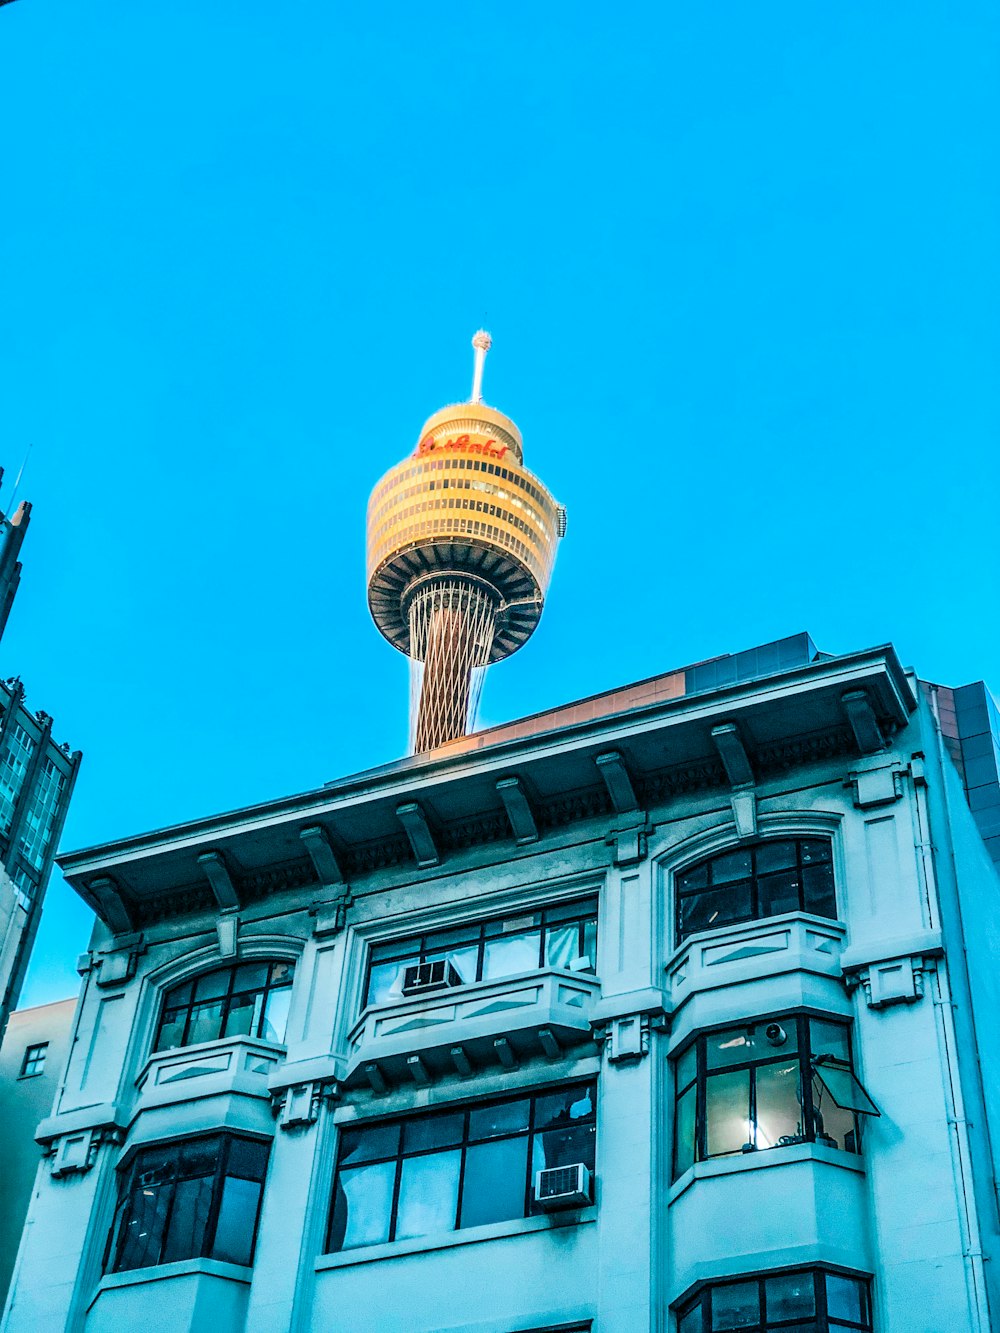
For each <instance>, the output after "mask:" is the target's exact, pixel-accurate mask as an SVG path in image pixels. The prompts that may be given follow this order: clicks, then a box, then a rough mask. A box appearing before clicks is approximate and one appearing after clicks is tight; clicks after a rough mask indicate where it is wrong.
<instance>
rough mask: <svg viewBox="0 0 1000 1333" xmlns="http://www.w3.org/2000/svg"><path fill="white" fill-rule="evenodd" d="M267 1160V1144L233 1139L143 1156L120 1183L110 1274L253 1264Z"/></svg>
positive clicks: (159, 1148) (216, 1138) (168, 1147)
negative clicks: (197, 1264)
mask: <svg viewBox="0 0 1000 1333" xmlns="http://www.w3.org/2000/svg"><path fill="white" fill-rule="evenodd" d="M267 1157H268V1145H267V1144H266V1143H262V1142H261V1141H260V1140H259V1139H246V1138H240V1137H237V1136H235V1135H232V1134H216V1135H212V1136H210V1137H204V1138H198V1139H189V1140H186V1141H183V1142H180V1143H172V1144H158V1145H156V1146H154V1147H151V1148H143V1149H141V1150H140V1151H139V1152H137V1153H136V1155H135V1156H134V1157H133V1158H132V1162H131V1166H130V1167H129V1168H128V1170H127V1172H126V1173H125V1174H123V1176H122V1177H121V1180H120V1182H119V1191H118V1206H117V1208H116V1210H115V1221H114V1226H113V1228H112V1232H111V1236H110V1238H109V1240H108V1250H107V1255H106V1258H105V1271H109V1270H110V1271H111V1272H115V1273H120V1272H123V1271H124V1270H126V1269H132V1268H148V1267H153V1266H155V1265H157V1264H166V1263H171V1262H173V1261H174V1260H177V1259H195V1258H210V1259H223V1260H226V1261H227V1262H228V1263H234V1264H242V1265H244V1266H247V1265H249V1264H250V1263H252V1261H253V1246H254V1240H255V1238H256V1234H257V1218H258V1214H259V1212H260V1200H261V1194H262V1192H263V1188H264V1175H265V1172H266V1170H267Z"/></svg>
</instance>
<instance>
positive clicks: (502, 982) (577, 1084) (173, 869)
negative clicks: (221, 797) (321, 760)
mask: <svg viewBox="0 0 1000 1333" xmlns="http://www.w3.org/2000/svg"><path fill="white" fill-rule="evenodd" d="M951 697H952V696H951V692H950V691H945V690H943V689H940V688H938V687H934V686H921V685H920V683H919V682H918V681H917V679H916V678H915V677H914V676H913V675H912V674H909V673H907V672H904V670H903V669H902V668H901V666H900V663H899V661H898V659H897V657H896V654H895V652H894V651H893V649H892V648H891V647H880V648H874V649H871V650H866V651H860V652H853V653H847V654H843V655H839V656H827V655H822V654H818V653H816V651H815V649H814V648H813V646H812V644H811V642H810V640H809V639H808V637H807V636H805V635H799V636H796V637H794V638H792V639H788V640H784V641H782V642H780V643H776V644H768V645H765V646H763V647H761V648H757V649H754V650H752V651H751V652H749V653H744V654H738V655H736V656H732V657H724V658H720V659H717V660H715V661H712V662H708V663H702V664H699V665H697V666H695V667H692V668H688V669H685V670H683V671H677V672H673V673H670V674H667V675H664V676H658V677H656V678H654V679H651V680H648V681H644V682H642V683H640V684H638V685H634V686H630V687H628V688H625V689H622V690H618V691H612V692H611V693H609V694H605V695H601V696H597V697H595V698H592V699H588V700H584V701H582V702H580V703H577V704H573V705H570V706H568V707H566V708H563V709H557V710H554V711H552V712H549V713H545V714H541V715H539V716H536V717H533V718H527V719H524V720H521V721H519V722H515V723H512V724H510V725H508V726H500V727H495V728H493V729H492V730H489V731H485V732H482V733H479V734H476V735H471V736H468V737H464V738H461V739H459V740H457V741H454V742H453V743H451V744H448V745H444V746H442V747H440V748H438V749H435V750H433V751H431V752H430V753H426V754H421V755H419V756H417V757H415V758H410V759H407V760H403V761H401V762H398V763H393V764H389V765H386V766H384V767H382V768H377V769H374V770H371V771H369V772H365V773H361V774H358V775H355V776H353V777H351V778H347V779H344V780H342V781H338V782H334V783H331V784H329V785H328V786H326V787H324V788H321V789H319V790H316V791H310V792H306V793H303V794H300V795H296V796H293V797H290V798H287V799H284V800H279V801H272V802H268V803H265V804H261V805H259V806H255V807H252V808H250V809H246V810H239V811H236V812H233V813H231V814H226V815H221V816H218V817H208V818H204V819H200V820H197V821H195V822H192V823H189V824H184V825H180V826H178V827H175V828H171V829H166V830H161V831H159V832H155V833H150V834H146V835H142V836H136V837H129V838H124V839H122V840H121V841H118V842H114V843H110V844H107V845H105V846H102V847H97V848H92V849H88V850H85V851H80V852H74V853H72V854H70V855H67V856H65V857H63V858H62V860H61V864H62V866H63V868H64V870H65V872H66V874H67V877H68V879H69V882H70V883H71V885H72V886H73V887H74V888H75V889H76V891H77V892H78V893H79V894H80V895H81V896H82V898H83V899H84V900H85V901H86V902H88V903H89V904H91V905H92V906H93V908H94V909H95V911H96V912H97V913H98V917H99V922H98V925H97V927H96V930H95V934H94V937H93V940H92V946H91V949H90V952H89V954H87V955H85V956H84V957H83V958H82V959H81V970H82V973H83V978H84V981H83V992H82V997H81V1001H80V1007H79V1011H78V1014H77V1018H76V1028H75V1033H76V1036H75V1040H74V1042H73V1046H72V1052H71V1055H70V1058H69V1062H68V1066H67V1071H66V1075H65V1079H64V1081H63V1082H62V1084H61V1085H60V1088H59V1091H58V1095H57V1099H56V1104H55V1107H54V1110H53V1114H52V1115H51V1116H50V1117H48V1118H47V1119H46V1120H44V1121H43V1122H42V1124H41V1125H40V1127H39V1129H38V1132H37V1137H38V1140H39V1142H40V1143H41V1145H42V1149H43V1152H44V1164H43V1167H42V1169H41V1171H40V1174H39V1177H38V1186H37V1189H36V1191H35V1195H34V1198H33V1201H32V1206H31V1211H30V1214H29V1218H28V1224H27V1226H26V1228H25V1233H24V1239H23V1242H22V1247H21V1252H20V1257H19V1261H18V1274H17V1278H16V1280H15V1283H14V1284H13V1287H12V1290H11V1295H10V1298H9V1303H8V1308H7V1311H6V1315H5V1322H4V1325H3V1327H4V1329H5V1330H6V1333H38V1331H39V1330H46V1331H47V1330H63V1329H67V1330H86V1333H112V1330H114V1331H115V1333H118V1330H121V1329H131V1328H142V1327H147V1326H148V1327H151V1328H155V1329H156V1330H157V1333H180V1331H181V1330H184V1331H185V1333H187V1330H210V1333H235V1331H236V1330H239V1331H240V1333H275V1331H276V1330H296V1331H298V1333H303V1331H304V1330H312V1329H315V1330H320V1329H322V1330H328V1331H329V1333H338V1331H343V1333H347V1330H350V1333H397V1331H399V1333H439V1331H440V1330H450V1331H451V1333H514V1331H515V1330H517V1331H522V1330H555V1329H559V1330H563V1333H570V1330H573V1331H574V1333H576V1331H577V1330H588V1329H590V1330H594V1331H595V1333H654V1331H655V1333H667V1330H670V1331H671V1333H708V1330H724V1329H736V1328H739V1329H744V1330H750V1333H765V1331H766V1333H774V1331H776V1330H779V1329H780V1330H785V1333H792V1330H795V1331H796V1333H830V1331H831V1330H840V1331H841V1333H843V1331H844V1330H854V1333H862V1331H864V1330H877V1333H967V1331H972V1333H985V1330H987V1329H989V1328H990V1327H991V1314H990V1311H991V1310H992V1311H993V1318H994V1319H997V1311H1000V1289H998V1278H997V1269H998V1266H1000V1235H998V1215H997V1207H998V1202H997V1193H996V1178H997V1152H998V1146H1000V1145H998V1143H997V1135H998V1132H1000V1130H998V1127H1000V1030H998V1025H997V1022H996V1015H997V1013H998V1011H1000V933H998V931H997V929H996V923H997V919H998V917H997V913H998V906H1000V881H998V878H997V874H996V870H995V868H994V866H993V863H992V861H991V859H990V856H989V855H988V851H987V848H986V846H985V844H984V840H983V835H984V834H986V833H987V832H988V829H987V828H986V827H984V828H982V829H980V828H977V825H976V821H975V819H974V818H973V814H971V813H970V809H969V804H968V803H967V801H966V799H965V789H964V788H963V778H962V776H960V774H959V772H958V770H957V769H956V766H955V763H954V761H953V758H952V755H953V754H954V755H956V757H957V758H959V759H961V758H962V756H963V755H964V756H965V772H964V780H965V782H966V783H968V784H969V786H968V790H969V801H970V802H971V801H972V793H973V792H977V791H978V792H980V796H979V797H978V798H977V800H976V802H975V805H976V807H977V811H978V810H981V809H988V808H990V805H991V801H990V799H988V798H987V796H988V794H987V793H985V792H983V791H982V790H981V789H983V788H988V787H989V786H990V783H989V781H988V780H987V781H982V780H979V779H981V778H982V776H983V774H984V773H985V772H986V769H985V768H981V769H979V770H976V773H975V774H974V775H973V776H974V777H976V778H977V780H976V781H972V780H971V779H970V775H969V769H970V762H971V761H974V760H975V759H976V758H981V757H982V756H981V755H980V754H979V753H978V751H979V750H985V748H986V747H985V745H979V746H973V747H972V751H970V750H969V748H968V747H967V746H966V740H967V739H968V738H970V737H974V736H976V735H985V732H976V731H974V730H973V729H971V725H970V727H965V726H964V725H963V722H962V718H963V714H965V713H966V712H967V710H966V709H965V708H964V707H963V706H961V705H962V701H963V699H964V698H967V697H970V696H964V695H963V692H962V691H956V692H955V698H956V707H955V710H954V714H955V718H956V719H957V721H956V722H954V723H953V722H952V719H951V717H950V716H947V715H948V714H949V713H950V712H951V710H950V709H949V708H948V707H947V706H946V705H947V704H948V702H949V701H950V699H951ZM987 711H988V710H987ZM977 716H978V714H977ZM987 729H988V728H987ZM956 746H958V750H956V749H955V747H956ZM959 751H960V753H959Z"/></svg>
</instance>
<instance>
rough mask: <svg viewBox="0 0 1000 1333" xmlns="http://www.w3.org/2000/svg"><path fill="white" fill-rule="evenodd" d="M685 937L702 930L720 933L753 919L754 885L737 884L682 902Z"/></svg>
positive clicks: (682, 900) (697, 895) (682, 927)
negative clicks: (752, 900)
mask: <svg viewBox="0 0 1000 1333" xmlns="http://www.w3.org/2000/svg"><path fill="white" fill-rule="evenodd" d="M680 906H681V920H680V929H681V935H682V936H687V935H693V934H694V933H695V931H698V930H717V929H719V928H720V927H721V926H729V925H733V924H734V923H735V922H737V921H748V920H749V919H750V915H751V912H750V884H749V883H748V882H746V883H742V884H733V885H730V886H729V887H728V888H724V889H707V890H706V891H705V892H704V893H699V894H695V895H694V896H693V897H691V898H682V899H681V904H680Z"/></svg>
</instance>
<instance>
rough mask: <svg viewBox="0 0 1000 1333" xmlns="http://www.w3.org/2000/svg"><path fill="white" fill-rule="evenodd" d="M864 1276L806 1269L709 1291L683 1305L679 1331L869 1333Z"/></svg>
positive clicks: (722, 1283)
mask: <svg viewBox="0 0 1000 1333" xmlns="http://www.w3.org/2000/svg"><path fill="white" fill-rule="evenodd" d="M871 1327H872V1322H871V1301H870V1299H869V1295H868V1281H867V1279H865V1278H858V1277H852V1276H847V1275H845V1274H841V1273H828V1272H825V1271H824V1270H822V1269H815V1268H812V1269H804V1270H798V1271H794V1272H788V1273H774V1274H771V1275H769V1276H766V1277H751V1278H743V1279H741V1280H740V1281H738V1282H720V1283H717V1284H715V1285H713V1286H711V1287H706V1288H705V1289H704V1290H703V1291H701V1292H699V1294H698V1295H697V1297H696V1298H695V1299H694V1300H693V1301H691V1302H690V1303H688V1304H687V1305H684V1306H683V1307H682V1308H681V1310H680V1312H679V1313H678V1317H677V1333H723V1331H725V1333H728V1330H730V1329H742V1330H743V1333H779V1330H782V1331H783V1333H844V1330H847V1329H854V1330H856V1333H870V1331H871Z"/></svg>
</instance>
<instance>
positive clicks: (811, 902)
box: [802, 862, 837, 918]
mask: <svg viewBox="0 0 1000 1333" xmlns="http://www.w3.org/2000/svg"><path fill="white" fill-rule="evenodd" d="M802 906H803V909H804V910H805V911H806V912H812V913H814V914H815V915H816V916H828V917H832V918H835V917H836V915H837V898H836V894H835V893H834V891H833V866H831V865H830V864H829V862H827V863H826V864H823V863H822V862H820V863H819V864H817V865H811V866H803V868H802Z"/></svg>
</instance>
